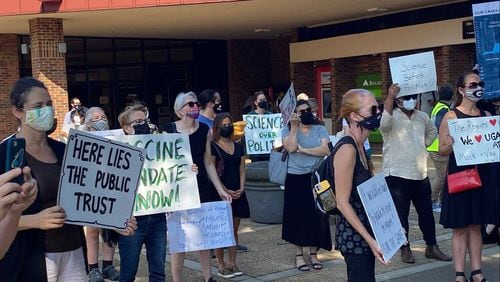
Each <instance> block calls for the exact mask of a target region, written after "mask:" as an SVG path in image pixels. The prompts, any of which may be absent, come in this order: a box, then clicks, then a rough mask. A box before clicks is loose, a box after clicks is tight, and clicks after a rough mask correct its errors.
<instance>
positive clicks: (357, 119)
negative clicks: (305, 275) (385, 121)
mask: <svg viewBox="0 0 500 282" xmlns="http://www.w3.org/2000/svg"><path fill="white" fill-rule="evenodd" d="M381 117H382V113H381V112H380V110H379V108H378V105H377V101H376V100H375V97H374V96H373V94H372V93H371V92H369V91H368V90H365V89H352V90H349V91H347V93H345V94H344V96H343V98H342V104H341V108H340V118H344V119H346V120H347V127H346V129H345V136H344V137H342V138H341V139H340V140H339V141H338V143H337V145H336V147H337V148H338V150H337V151H336V152H334V154H335V155H334V158H333V166H334V179H335V191H336V196H337V208H338V209H339V211H340V219H339V220H338V222H337V227H336V231H335V249H337V250H339V251H340V252H341V253H342V256H344V259H345V262H346V264H347V278H348V281H366V282H369V281H375V258H376V259H377V260H378V261H380V262H381V263H383V264H387V262H385V261H384V259H383V257H382V249H381V248H380V247H379V245H378V243H377V241H376V240H375V238H374V236H373V232H372V230H371V227H370V223H369V221H368V216H367V215H366V212H365V209H364V208H363V205H362V203H361V199H360V197H359V194H358V190H357V188H356V187H357V186H358V185H359V184H361V183H363V182H365V181H366V180H368V179H370V178H371V177H372V174H371V171H370V167H369V165H368V158H367V156H366V151H365V149H364V147H363V144H364V142H365V140H366V139H367V138H368V135H369V134H370V132H371V131H374V130H376V129H377V128H378V127H379V126H380V119H381Z"/></svg>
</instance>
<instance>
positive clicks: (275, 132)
mask: <svg viewBox="0 0 500 282" xmlns="http://www.w3.org/2000/svg"><path fill="white" fill-rule="evenodd" d="M243 120H244V121H245V122H246V125H245V144H246V151H247V154H249V155H253V154H269V153H270V152H271V150H272V149H273V148H274V147H279V146H281V130H282V128H283V116H282V115H281V114H272V115H243Z"/></svg>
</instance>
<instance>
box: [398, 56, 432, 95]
mask: <svg viewBox="0 0 500 282" xmlns="http://www.w3.org/2000/svg"><path fill="white" fill-rule="evenodd" d="M389 66H390V68H391V77H392V83H398V84H399V87H400V88H401V91H400V92H399V94H398V97H401V96H407V95H413V94H420V93H424V92H430V91H435V90H436V88H437V79H436V64H435V62H434V52H432V51H430V52H424V53H418V54H413V55H408V56H401V57H394V58H390V59H389Z"/></svg>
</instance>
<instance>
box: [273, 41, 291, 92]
mask: <svg viewBox="0 0 500 282" xmlns="http://www.w3.org/2000/svg"><path fill="white" fill-rule="evenodd" d="M290 42H291V38H290V37H280V38H277V39H274V40H271V65H272V69H271V81H272V84H273V85H283V84H285V85H286V84H289V83H290Z"/></svg>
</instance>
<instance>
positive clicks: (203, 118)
mask: <svg viewBox="0 0 500 282" xmlns="http://www.w3.org/2000/svg"><path fill="white" fill-rule="evenodd" d="M198 121H199V122H201V123H204V124H206V125H207V126H208V128H210V129H212V125H213V124H214V121H213V120H211V119H209V118H207V117H206V116H204V115H201V114H200V115H199V116H198Z"/></svg>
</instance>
